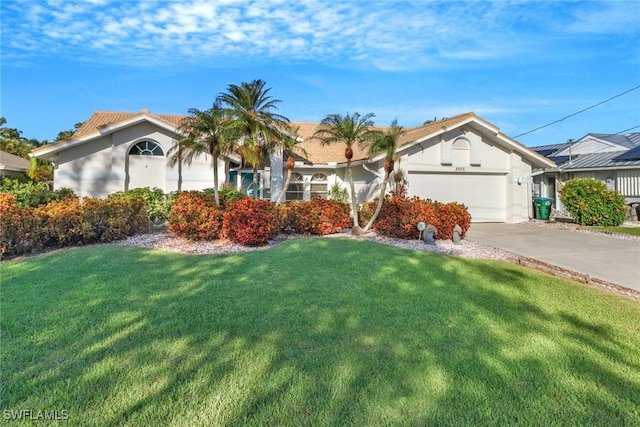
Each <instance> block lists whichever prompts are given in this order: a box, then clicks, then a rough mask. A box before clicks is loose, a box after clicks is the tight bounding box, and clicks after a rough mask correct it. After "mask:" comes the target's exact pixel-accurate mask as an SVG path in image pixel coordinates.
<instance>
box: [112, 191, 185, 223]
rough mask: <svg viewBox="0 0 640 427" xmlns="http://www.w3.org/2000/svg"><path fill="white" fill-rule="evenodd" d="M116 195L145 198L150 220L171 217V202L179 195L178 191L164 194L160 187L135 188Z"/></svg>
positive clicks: (157, 220) (155, 220) (162, 219)
mask: <svg viewBox="0 0 640 427" xmlns="http://www.w3.org/2000/svg"><path fill="white" fill-rule="evenodd" d="M114 196H122V197H127V198H135V197H140V198H142V200H144V203H145V208H146V211H147V214H148V215H149V220H151V221H152V222H164V221H166V220H167V218H168V217H169V211H170V210H171V204H172V203H173V201H174V200H175V198H176V197H177V193H170V194H164V192H163V191H162V190H161V189H159V188H149V187H144V188H134V189H132V190H128V191H125V192H120V193H115V194H114Z"/></svg>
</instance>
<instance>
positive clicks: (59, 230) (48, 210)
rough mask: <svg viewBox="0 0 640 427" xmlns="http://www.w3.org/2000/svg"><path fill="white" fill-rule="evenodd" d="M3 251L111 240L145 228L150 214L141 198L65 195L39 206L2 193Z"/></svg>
mask: <svg viewBox="0 0 640 427" xmlns="http://www.w3.org/2000/svg"><path fill="white" fill-rule="evenodd" d="M0 223H1V224H2V227H0V253H1V254H2V255H3V256H4V255H20V254H23V253H27V252H32V251H36V250H40V249H43V248H46V247H59V246H67V245H72V244H85V243H91V242H108V241H111V240H116V239H122V238H124V237H126V236H129V235H131V234H135V233H139V232H143V231H145V229H146V227H147V223H148V217H147V214H146V211H145V209H144V202H143V201H142V199H140V198H135V199H131V198H129V199H127V198H117V197H110V198H108V199H106V200H102V199H90V198H85V199H84V200H83V202H82V204H80V203H79V202H78V199H77V198H65V199H63V200H61V201H54V202H51V203H49V204H48V205H41V206H39V207H37V208H32V207H30V206H26V207H20V206H18V204H17V203H16V201H15V198H14V196H13V195H12V194H0Z"/></svg>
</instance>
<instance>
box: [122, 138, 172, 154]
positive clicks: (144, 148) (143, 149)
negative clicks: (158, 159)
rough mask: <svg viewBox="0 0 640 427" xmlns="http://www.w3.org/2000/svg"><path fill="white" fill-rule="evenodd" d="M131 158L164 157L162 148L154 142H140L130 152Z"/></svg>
mask: <svg viewBox="0 0 640 427" xmlns="http://www.w3.org/2000/svg"><path fill="white" fill-rule="evenodd" d="M129 155H130V156H164V152H163V151H162V148H161V147H160V146H159V145H158V144H156V143H155V142H153V141H149V140H144V141H140V142H138V143H137V144H136V145H134V146H133V147H131V150H129Z"/></svg>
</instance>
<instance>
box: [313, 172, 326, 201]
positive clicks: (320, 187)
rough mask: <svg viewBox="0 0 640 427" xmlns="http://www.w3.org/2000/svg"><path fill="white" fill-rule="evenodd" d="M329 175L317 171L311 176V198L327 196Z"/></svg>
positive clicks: (324, 197)
mask: <svg viewBox="0 0 640 427" xmlns="http://www.w3.org/2000/svg"><path fill="white" fill-rule="evenodd" d="M327 185H328V182H327V176H326V175H325V174H323V173H316V174H314V175H313V176H312V177H311V198H312V199H326V198H327Z"/></svg>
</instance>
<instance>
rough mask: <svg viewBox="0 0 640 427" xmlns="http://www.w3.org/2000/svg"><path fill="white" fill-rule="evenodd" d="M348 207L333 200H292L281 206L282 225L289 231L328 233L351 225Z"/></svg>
mask: <svg viewBox="0 0 640 427" xmlns="http://www.w3.org/2000/svg"><path fill="white" fill-rule="evenodd" d="M348 212H349V210H348V207H347V206H346V205H344V204H341V203H337V202H335V201H333V200H324V199H313V200H311V201H309V202H303V201H299V200H296V201H292V202H289V203H286V204H284V205H282V206H281V207H280V216H281V227H282V229H283V230H284V231H285V232H288V233H300V234H316V235H326V234H331V233H335V232H337V231H339V230H342V229H345V228H347V227H350V226H351V218H350V217H349V213H348Z"/></svg>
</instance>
